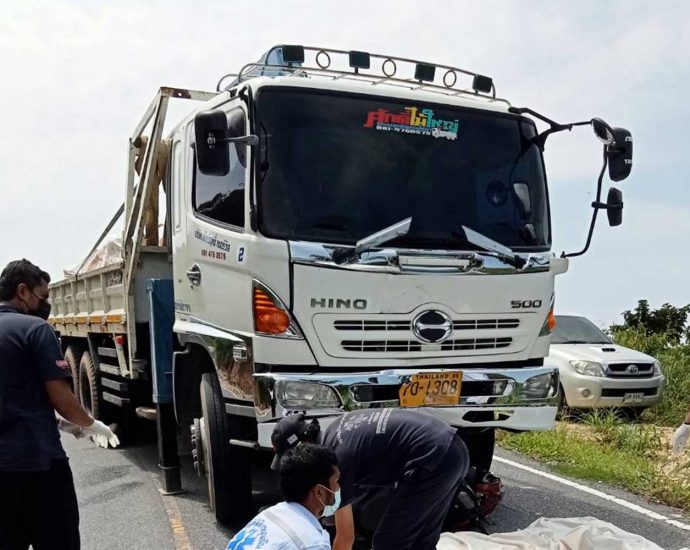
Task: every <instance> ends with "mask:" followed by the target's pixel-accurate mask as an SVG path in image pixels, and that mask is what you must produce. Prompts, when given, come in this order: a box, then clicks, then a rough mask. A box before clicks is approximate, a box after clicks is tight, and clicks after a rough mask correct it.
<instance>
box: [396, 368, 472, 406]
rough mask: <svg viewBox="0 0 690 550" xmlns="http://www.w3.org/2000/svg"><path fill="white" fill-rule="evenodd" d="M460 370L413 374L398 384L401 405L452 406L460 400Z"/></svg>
mask: <svg viewBox="0 0 690 550" xmlns="http://www.w3.org/2000/svg"><path fill="white" fill-rule="evenodd" d="M461 385H462V371H447V372H425V373H420V374H413V375H412V376H410V380H409V381H408V382H406V383H404V384H403V385H402V386H400V392H399V396H400V406H401V407H425V406H429V407H434V406H453V405H457V404H458V403H459V402H460V386H461Z"/></svg>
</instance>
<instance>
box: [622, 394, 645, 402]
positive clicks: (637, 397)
mask: <svg viewBox="0 0 690 550" xmlns="http://www.w3.org/2000/svg"><path fill="white" fill-rule="evenodd" d="M643 398H644V393H643V392H635V393H626V394H625V395H624V396H623V403H642V399H643Z"/></svg>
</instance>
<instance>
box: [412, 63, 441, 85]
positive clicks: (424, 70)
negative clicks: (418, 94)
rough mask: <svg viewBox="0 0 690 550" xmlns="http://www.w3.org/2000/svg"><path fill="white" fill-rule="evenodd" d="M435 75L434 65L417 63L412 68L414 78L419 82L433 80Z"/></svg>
mask: <svg viewBox="0 0 690 550" xmlns="http://www.w3.org/2000/svg"><path fill="white" fill-rule="evenodd" d="M435 77H436V66H435V65H427V64H426V63H417V65H416V66H415V69H414V79H415V80H419V81H420V82H425V81H426V82H433V81H434V78H435Z"/></svg>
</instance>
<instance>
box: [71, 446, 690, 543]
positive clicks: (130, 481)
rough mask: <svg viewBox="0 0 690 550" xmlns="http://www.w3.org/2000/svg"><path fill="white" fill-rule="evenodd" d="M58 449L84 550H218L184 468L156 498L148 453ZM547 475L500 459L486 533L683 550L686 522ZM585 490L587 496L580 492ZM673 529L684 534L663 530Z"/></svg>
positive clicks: (200, 496) (614, 493) (667, 511)
mask: <svg viewBox="0 0 690 550" xmlns="http://www.w3.org/2000/svg"><path fill="white" fill-rule="evenodd" d="M63 442H64V445H65V448H66V449H67V453H68V454H69V456H70V462H71V465H72V470H73V472H74V478H75V485H76V488H77V495H78V498H79V503H80V511H81V534H82V548H84V550H93V549H99V550H100V549H108V550H119V549H122V550H140V549H141V550H149V549H153V548H156V549H174V550H201V549H211V548H216V549H219V550H222V549H224V548H225V545H226V544H227V541H228V540H229V539H230V538H231V536H232V532H231V531H229V530H227V529H225V528H223V527H220V526H218V525H217V524H216V523H215V521H214V518H213V515H212V514H211V512H210V510H209V508H208V506H207V504H206V485H205V480H203V479H199V478H198V477H196V474H195V473H194V472H193V470H192V467H191V464H190V463H189V462H185V463H184V464H183V469H182V473H183V485H184V488H185V489H186V491H187V492H186V493H184V494H182V495H177V496H163V495H162V494H161V493H160V491H159V488H160V486H161V482H160V480H159V471H158V467H157V451H156V448H155V446H154V445H141V446H136V447H129V448H126V449H122V450H120V449H117V450H108V451H105V450H102V449H97V448H96V447H94V446H93V445H92V444H91V443H90V442H88V441H83V440H75V439H74V438H72V437H71V436H65V437H63ZM525 468H527V469H525ZM532 470H534V471H532ZM546 471H547V470H546V469H545V468H544V467H543V466H541V465H538V464H536V463H534V462H531V461H529V460H526V459H525V458H523V457H520V456H519V455H515V454H513V453H508V452H506V451H500V452H499V454H498V458H497V460H496V462H495V463H494V472H495V473H496V474H497V475H498V476H499V477H501V478H502V480H503V482H504V484H505V488H506V490H505V497H504V498H503V501H502V503H501V504H500V506H499V507H498V508H497V510H496V511H495V512H494V514H493V515H492V517H491V518H492V520H493V522H494V523H495V525H494V526H493V527H492V529H491V531H492V532H505V531H514V530H517V529H521V528H524V527H526V526H528V525H529V524H530V523H532V522H533V521H534V520H535V519H537V518H539V517H542V516H546V517H581V516H594V517H596V518H599V519H602V520H605V521H609V522H611V523H613V524H615V525H617V526H618V527H620V528H622V529H625V530H627V531H631V532H634V533H637V534H640V535H642V536H644V537H646V538H648V539H649V540H652V541H653V542H655V543H657V544H658V545H659V546H661V547H663V548H666V549H670V550H677V549H680V548H683V547H686V546H687V547H688V548H690V520H689V519H688V518H683V517H682V516H681V514H680V511H679V510H675V509H673V508H668V507H665V506H658V505H655V504H652V503H649V502H645V501H644V499H641V498H640V497H637V496H634V495H631V494H629V493H626V492H624V491H619V490H616V489H613V488H610V487H606V486H603V485H601V484H591V483H589V484H587V483H585V482H577V483H575V484H573V485H569V484H567V483H568V480H565V481H561V480H562V479H563V478H560V477H553V478H548V477H544V475H543V474H540V473H537V472H546ZM546 475H548V473H547V474H546ZM258 485H259V487H258V491H257V494H256V497H257V499H258V500H260V501H261V502H262V503H268V502H270V501H271V499H273V498H276V491H275V479H274V478H273V477H272V473H271V472H270V471H264V472H262V474H261V476H260V479H259V483H258ZM588 487H590V488H592V489H593V490H594V491H593V493H594V494H592V493H591V492H586V491H587V488H588ZM613 498H616V499H618V500H615V501H613V500H612V499H613ZM636 506H637V507H642V508H641V509H636ZM631 508H632V509H631ZM661 518H664V519H661ZM674 521H677V522H681V523H682V525H686V526H687V529H688V530H685V529H683V528H682V526H677V525H672V524H670V523H669V522H674Z"/></svg>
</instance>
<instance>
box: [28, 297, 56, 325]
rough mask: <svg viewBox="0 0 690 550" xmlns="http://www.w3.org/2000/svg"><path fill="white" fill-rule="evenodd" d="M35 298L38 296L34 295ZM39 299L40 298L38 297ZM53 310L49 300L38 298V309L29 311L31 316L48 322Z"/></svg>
mask: <svg viewBox="0 0 690 550" xmlns="http://www.w3.org/2000/svg"><path fill="white" fill-rule="evenodd" d="M34 296H36V295H35V294H34ZM36 298H38V296H36ZM52 309H53V306H52V305H51V304H50V302H48V300H43V299H42V298H38V307H37V308H36V309H30V310H29V315H33V316H34V317H40V318H41V319H43V320H44V321H47V320H48V317H50V311H51V310H52Z"/></svg>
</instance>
